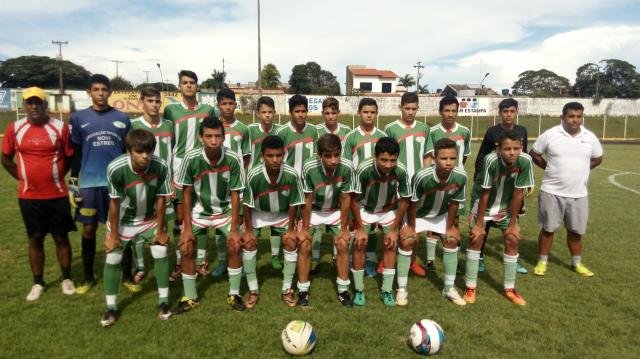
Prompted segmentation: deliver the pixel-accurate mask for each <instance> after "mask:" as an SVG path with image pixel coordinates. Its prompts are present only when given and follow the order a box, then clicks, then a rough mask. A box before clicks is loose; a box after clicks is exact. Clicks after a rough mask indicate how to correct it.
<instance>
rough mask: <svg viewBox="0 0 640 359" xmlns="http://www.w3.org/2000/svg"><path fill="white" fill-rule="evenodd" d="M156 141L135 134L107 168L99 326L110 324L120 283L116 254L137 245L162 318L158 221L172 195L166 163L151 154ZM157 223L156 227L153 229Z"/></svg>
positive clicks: (165, 307) (164, 239)
mask: <svg viewBox="0 0 640 359" xmlns="http://www.w3.org/2000/svg"><path fill="white" fill-rule="evenodd" d="M155 146H156V139H155V138H154V137H153V134H152V133H151V132H148V131H145V130H141V129H135V130H131V131H130V132H129V133H128V134H127V137H126V138H125V147H126V149H127V154H124V155H121V156H120V157H117V158H116V159H114V160H113V161H112V162H111V163H110V164H109V166H108V167H107V180H108V184H109V197H110V200H109V217H108V226H109V227H108V231H107V235H106V238H105V242H104V246H105V251H106V253H107V256H106V259H105V264H104V288H105V293H106V301H107V310H106V312H105V314H104V317H103V319H102V320H101V321H100V324H102V326H103V327H110V326H112V325H113V324H115V322H116V315H117V305H116V296H117V294H118V287H119V284H120V276H122V269H121V268H120V262H121V261H122V252H123V251H124V249H125V248H126V247H128V246H130V245H131V244H132V242H134V243H135V242H137V241H149V242H150V243H151V247H150V248H151V256H152V257H153V259H154V262H155V277H156V283H157V285H158V295H159V297H160V313H159V314H158V316H159V318H160V319H162V320H165V319H168V318H169V317H170V316H171V311H170V310H169V259H168V257H167V245H168V242H169V237H168V236H167V234H166V233H165V229H164V226H163V225H162V223H164V216H165V208H166V198H168V197H170V196H171V195H172V189H171V176H170V174H169V167H168V165H167V163H166V162H164V161H163V160H162V159H160V158H159V157H157V156H154V155H153V150H154V148H155ZM159 224H160V225H159Z"/></svg>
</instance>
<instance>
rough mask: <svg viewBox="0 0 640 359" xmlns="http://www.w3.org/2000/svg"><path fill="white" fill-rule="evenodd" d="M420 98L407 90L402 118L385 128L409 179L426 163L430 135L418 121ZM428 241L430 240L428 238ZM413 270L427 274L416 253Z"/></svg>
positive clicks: (422, 275) (403, 98)
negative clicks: (398, 145) (397, 145)
mask: <svg viewBox="0 0 640 359" xmlns="http://www.w3.org/2000/svg"><path fill="white" fill-rule="evenodd" d="M418 105H419V98H418V94H417V93H415V92H405V93H404V94H402V97H401V98H400V106H399V108H400V113H401V117H400V119H398V120H396V121H394V122H391V123H390V124H388V125H387V126H386V127H385V128H384V132H385V133H386V134H387V136H389V137H391V138H393V139H395V140H396V141H398V143H399V144H400V157H399V158H398V161H400V163H402V164H403V165H404V166H405V167H406V168H407V175H408V176H409V180H411V179H412V178H413V175H415V174H416V173H417V172H418V171H419V170H420V169H421V168H422V167H423V166H424V165H425V164H426V161H427V159H426V156H427V147H426V144H427V138H428V137H429V126H427V125H426V124H424V123H422V122H418V121H416V114H417V113H418V109H419V106H418ZM427 243H428V240H427ZM411 262H412V263H411V271H412V272H413V274H415V275H417V276H419V277H424V276H426V275H427V273H426V272H425V270H424V268H423V267H422V266H421V265H420V263H418V262H417V261H416V256H415V254H414V255H413V257H412V260H411ZM381 265H382V263H380V265H379V266H378V273H379V272H380V271H381V270H382V266H381Z"/></svg>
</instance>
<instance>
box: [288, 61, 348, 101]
mask: <svg viewBox="0 0 640 359" xmlns="http://www.w3.org/2000/svg"><path fill="white" fill-rule="evenodd" d="M289 85H290V87H289V93H305V94H317V95H340V84H339V83H338V80H337V78H336V76H335V75H334V74H332V73H331V72H329V71H327V70H323V69H322V68H321V67H320V65H318V64H317V63H315V62H313V61H311V62H307V63H306V64H300V65H295V66H294V67H293V69H291V76H289Z"/></svg>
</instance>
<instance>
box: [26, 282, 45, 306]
mask: <svg viewBox="0 0 640 359" xmlns="http://www.w3.org/2000/svg"><path fill="white" fill-rule="evenodd" d="M43 292H44V285H42V284H34V285H33V286H32V287H31V291H29V294H27V300H28V301H30V302H33V301H34V300H38V298H40V296H41V295H42V293H43Z"/></svg>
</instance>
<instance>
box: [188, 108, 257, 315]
mask: <svg viewBox="0 0 640 359" xmlns="http://www.w3.org/2000/svg"><path fill="white" fill-rule="evenodd" d="M224 138H225V129H224V126H223V124H222V122H221V121H220V120H218V119H217V118H216V117H213V116H211V117H206V118H205V119H204V120H203V121H202V124H201V125H200V140H201V141H202V143H203V148H202V149H200V148H195V149H192V150H190V151H188V152H187V153H186V154H185V157H184V159H183V162H182V166H181V167H180V171H179V172H178V174H177V175H176V180H177V182H176V183H177V186H178V187H181V188H182V190H183V203H182V206H183V214H184V222H183V229H182V234H181V235H180V252H181V255H182V269H183V272H182V285H183V287H184V297H183V298H182V300H181V302H180V304H179V305H178V307H177V308H176V310H175V312H176V314H180V313H184V312H186V311H189V310H191V309H194V308H196V307H197V306H198V305H199V301H198V292H197V291H196V267H195V266H196V264H195V261H194V258H193V243H194V242H206V241H208V239H209V235H208V232H209V229H211V230H212V231H213V232H215V234H216V235H220V236H221V237H222V239H223V240H225V241H227V240H229V241H230V242H234V243H235V242H237V241H238V240H239V239H240V234H239V232H238V227H239V224H240V223H239V216H238V213H239V211H240V192H241V191H242V190H243V189H244V170H243V167H242V163H241V162H240V161H241V160H240V157H239V156H238V154H237V153H235V152H234V151H232V150H230V149H228V148H227V147H225V146H224V145H223V143H224ZM225 248H226V246H225ZM230 248H233V247H230ZM229 260H230V261H229V268H228V273H229V284H230V290H229V298H228V302H229V304H230V305H231V306H232V307H233V308H234V309H235V310H244V308H245V306H244V304H243V303H242V298H241V297H240V296H239V291H240V274H241V272H242V267H241V266H240V258H239V257H238V256H234V255H232V256H231V257H230V258H229Z"/></svg>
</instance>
